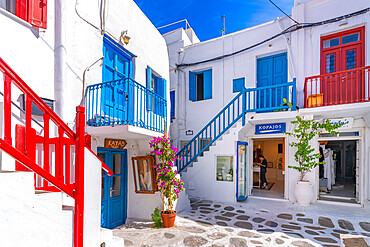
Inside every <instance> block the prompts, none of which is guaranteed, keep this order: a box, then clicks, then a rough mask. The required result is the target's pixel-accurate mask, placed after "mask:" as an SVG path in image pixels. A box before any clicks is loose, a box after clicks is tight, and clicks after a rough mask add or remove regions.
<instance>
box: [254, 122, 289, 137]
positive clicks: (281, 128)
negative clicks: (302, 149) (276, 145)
mask: <svg viewBox="0 0 370 247" xmlns="http://www.w3.org/2000/svg"><path fill="white" fill-rule="evenodd" d="M285 130H286V124H285V123H273V124H257V125H256V131H255V132H256V135H264V134H279V133H283V132H285Z"/></svg>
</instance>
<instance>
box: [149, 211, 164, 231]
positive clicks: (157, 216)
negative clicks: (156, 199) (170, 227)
mask: <svg viewBox="0 0 370 247" xmlns="http://www.w3.org/2000/svg"><path fill="white" fill-rule="evenodd" d="M151 215H152V220H153V222H154V224H155V226H156V227H162V226H163V223H162V217H161V210H160V209H159V208H155V209H154V212H153V213H152V214H151Z"/></svg>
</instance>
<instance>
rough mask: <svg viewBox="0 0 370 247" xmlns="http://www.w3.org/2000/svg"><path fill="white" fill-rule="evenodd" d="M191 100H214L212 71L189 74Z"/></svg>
mask: <svg viewBox="0 0 370 247" xmlns="http://www.w3.org/2000/svg"><path fill="white" fill-rule="evenodd" d="M189 99H190V100H191V101H200V100H207V99H212V70H211V69H209V70H204V71H199V72H192V71H190V72H189Z"/></svg>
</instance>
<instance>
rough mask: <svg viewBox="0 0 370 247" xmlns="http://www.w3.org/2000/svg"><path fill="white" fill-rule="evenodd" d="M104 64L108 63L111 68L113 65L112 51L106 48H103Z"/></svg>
mask: <svg viewBox="0 0 370 247" xmlns="http://www.w3.org/2000/svg"><path fill="white" fill-rule="evenodd" d="M104 64H105V65H108V66H109V67H111V68H113V67H114V53H113V52H112V51H110V50H108V49H107V48H105V58H104Z"/></svg>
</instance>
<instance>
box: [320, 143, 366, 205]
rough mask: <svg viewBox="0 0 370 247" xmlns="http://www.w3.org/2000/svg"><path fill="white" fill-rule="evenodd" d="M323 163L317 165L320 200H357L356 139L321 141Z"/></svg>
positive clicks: (357, 160)
mask: <svg viewBox="0 0 370 247" xmlns="http://www.w3.org/2000/svg"><path fill="white" fill-rule="evenodd" d="M320 152H321V155H322V156H323V161H324V162H325V164H324V165H320V167H319V177H320V194H319V195H320V196H319V198H320V199H321V200H328V201H339V202H353V203H356V202H358V201H359V198H358V197H359V191H358V189H359V188H358V185H359V181H358V175H359V174H358V169H359V157H358V153H359V149H358V141H355V140H346V141H321V142H320Z"/></svg>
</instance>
